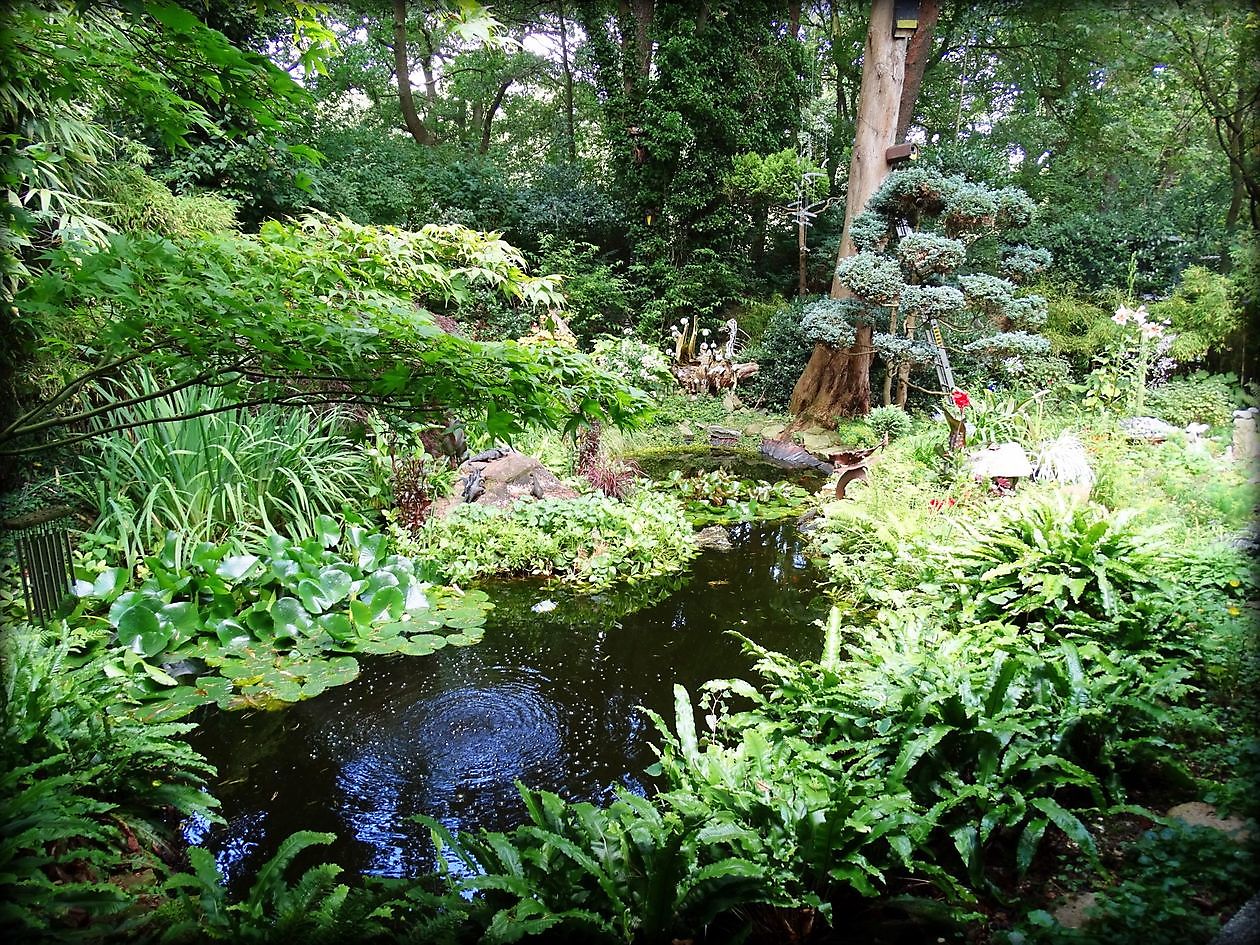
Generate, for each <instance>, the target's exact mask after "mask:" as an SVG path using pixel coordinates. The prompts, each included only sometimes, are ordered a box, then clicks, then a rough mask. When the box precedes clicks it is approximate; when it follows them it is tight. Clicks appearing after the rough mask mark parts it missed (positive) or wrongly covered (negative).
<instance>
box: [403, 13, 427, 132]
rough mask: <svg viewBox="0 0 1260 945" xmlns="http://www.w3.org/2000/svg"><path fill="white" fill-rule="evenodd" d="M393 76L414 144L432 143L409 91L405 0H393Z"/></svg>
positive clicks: (409, 65)
mask: <svg viewBox="0 0 1260 945" xmlns="http://www.w3.org/2000/svg"><path fill="white" fill-rule="evenodd" d="M394 76H395V78H396V80H397V82H398V104H399V106H400V107H401V108H402V113H403V121H404V122H405V123H406V125H407V131H408V132H410V134H411V137H413V138H415V140H416V144H423V145H428V144H432V143H433V138H432V135H430V134H429V129H428V128H426V127H425V125H424V122H423V121H421V120H420V113H419V112H417V111H416V99H415V96H414V95H412V92H411V57H410V56H409V55H408V54H407V0H394Z"/></svg>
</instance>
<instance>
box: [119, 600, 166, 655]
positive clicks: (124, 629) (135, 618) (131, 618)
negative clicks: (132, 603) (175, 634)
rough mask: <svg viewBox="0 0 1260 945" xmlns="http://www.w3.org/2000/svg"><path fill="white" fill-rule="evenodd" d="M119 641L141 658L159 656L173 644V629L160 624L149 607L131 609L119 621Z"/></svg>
mask: <svg viewBox="0 0 1260 945" xmlns="http://www.w3.org/2000/svg"><path fill="white" fill-rule="evenodd" d="M118 639H119V640H121V641H122V642H123V644H124V645H125V646H126V647H127V649H129V650H131V652H133V653H137V654H139V655H140V656H157V655H158V654H159V653H161V652H163V651H164V650H165V649H166V645H167V644H168V643H170V642H171V629H170V627H169V626H167V627H163V626H162V625H161V623H159V622H158V619H157V615H156V614H154V613H153V611H151V610H149V609H148V608H147V607H143V606H137V607H131V608H129V609H128V610H126V611H124V612H123V614H122V615H121V617H119V620H118Z"/></svg>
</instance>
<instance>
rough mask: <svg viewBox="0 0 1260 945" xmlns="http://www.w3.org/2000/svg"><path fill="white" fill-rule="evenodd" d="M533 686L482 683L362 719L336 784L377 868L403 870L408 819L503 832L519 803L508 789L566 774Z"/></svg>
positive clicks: (553, 715)
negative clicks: (414, 817) (423, 816)
mask: <svg viewBox="0 0 1260 945" xmlns="http://www.w3.org/2000/svg"><path fill="white" fill-rule="evenodd" d="M517 671H518V672H519V670H517ZM537 681H538V680H536V679H533V678H531V677H529V676H526V677H524V678H521V679H516V680H509V679H495V680H494V681H492V682H491V681H478V682H476V683H470V684H466V685H462V686H458V687H456V688H453V689H449V690H446V691H444V692H440V693H437V694H435V695H433V696H431V697H429V698H427V699H423V700H421V701H419V702H416V703H413V704H412V705H411V706H408V707H407V708H406V709H404V710H403V711H401V712H399V713H397V714H394V715H392V716H390V717H387V718H378V719H364V720H362V721H363V722H364V723H366V724H364V725H362V727H361V728H360V732H361V733H362V736H361V737H362V741H361V742H360V744H358V745H357V746H355V747H354V748H353V749H352V750H351V751H350V752H349V754H348V757H347V758H346V759H345V761H344V762H343V763H342V765H341V771H340V773H339V775H338V778H337V783H338V787H339V788H340V789H341V791H342V792H343V795H342V796H343V801H344V808H343V812H344V814H345V816H346V819H347V820H348V822H349V823H350V825H351V826H352V828H353V829H354V832H355V835H356V836H357V837H358V839H359V840H360V841H362V842H365V843H367V844H369V845H370V846H372V847H374V848H376V855H375V856H374V857H373V859H374V861H375V862H374V864H373V866H374V871H378V872H387V873H393V872H396V871H399V870H404V871H405V867H406V863H405V861H406V860H409V859H410V858H411V856H410V855H409V853H411V852H412V851H409V850H408V849H406V848H409V847H411V846H412V845H413V840H414V837H415V836H416V834H417V828H416V825H415V824H414V823H411V822H410V821H409V820H408V818H409V816H410V815H412V814H419V813H423V814H428V815H429V816H431V817H435V818H437V819H438V820H441V821H443V822H444V823H449V824H451V825H452V826H459V825H461V824H463V823H477V824H479V825H483V826H490V827H494V826H500V825H502V826H506V825H507V823H508V822H510V821H512V820H515V819H516V817H515V816H513V812H515V811H517V809H518V808H520V806H521V801H520V797H519V795H518V793H517V790H516V787H515V783H514V782H516V781H517V780H522V781H525V782H526V783H530V784H537V785H539V786H549V783H558V781H559V780H560V779H561V778H562V777H563V772H564V769H565V767H566V759H565V757H564V748H563V743H562V738H561V732H560V725H559V723H558V722H557V712H556V708H555V706H554V705H553V704H552V703H551V702H550V701H549V700H548V699H547V698H546V697H545V696H544V695H543V694H542V693H541V692H540V691H539V690H538V689H537V688H536V685H535V683H536V682H537ZM425 842H426V843H427V837H426V838H425Z"/></svg>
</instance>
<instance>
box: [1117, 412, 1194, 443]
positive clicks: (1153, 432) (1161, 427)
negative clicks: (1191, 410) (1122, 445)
mask: <svg viewBox="0 0 1260 945" xmlns="http://www.w3.org/2000/svg"><path fill="white" fill-rule="evenodd" d="M1120 429H1121V430H1123V431H1124V432H1125V435H1126V436H1128V438H1129V439H1131V440H1150V441H1151V442H1152V443H1162V442H1163V441H1164V440H1166V439H1168V437H1169V436H1171V435H1172V434H1174V433H1177V432H1179V430H1178V428H1177V427H1175V426H1173V425H1172V424H1171V423H1165V422H1164V421H1163V420H1160V419H1159V418H1157V417H1126V418H1125V419H1123V420H1121V421H1120Z"/></svg>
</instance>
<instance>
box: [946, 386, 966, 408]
mask: <svg viewBox="0 0 1260 945" xmlns="http://www.w3.org/2000/svg"><path fill="white" fill-rule="evenodd" d="M949 399H950V400H952V401H953V402H954V406H955V407H957V408H958V409H959V410H966V409H967V408H968V407H970V406H971V398H970V397H968V396H967V392H966V391H965V390H958V389H957V388H955V389H954V391H953V392H952V393H951V394H950V395H949Z"/></svg>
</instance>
